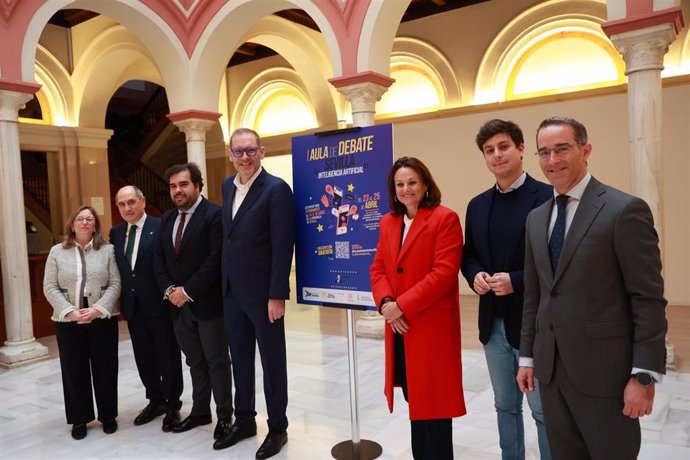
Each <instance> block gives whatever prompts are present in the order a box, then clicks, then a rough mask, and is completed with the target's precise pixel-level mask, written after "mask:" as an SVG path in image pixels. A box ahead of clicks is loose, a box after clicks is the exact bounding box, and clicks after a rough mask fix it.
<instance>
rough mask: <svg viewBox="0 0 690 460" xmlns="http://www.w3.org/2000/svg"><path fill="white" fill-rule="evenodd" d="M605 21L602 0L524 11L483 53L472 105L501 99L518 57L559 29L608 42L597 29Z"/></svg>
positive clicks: (554, 3) (545, 5)
mask: <svg viewBox="0 0 690 460" xmlns="http://www.w3.org/2000/svg"><path fill="white" fill-rule="evenodd" d="M605 21H606V2H605V1H603V0H573V1H568V2H563V1H561V0H551V1H549V2H545V3H542V4H539V5H535V6H533V7H532V8H529V9H527V10H526V11H524V12H523V13H521V14H520V15H518V16H517V17H515V18H514V19H513V20H512V21H511V22H510V23H508V24H507V25H506V26H505V27H504V28H503V29H502V30H501V31H500V32H499V33H498V35H497V36H496V38H495V39H494V40H493V42H492V43H491V45H490V46H489V47H488V49H487V50H486V53H485V54H484V57H483V59H482V62H481V64H480V66H479V71H478V72H477V80H476V83H475V94H474V103H479V104H481V103H487V102H496V101H502V100H504V98H505V89H506V86H507V84H508V81H507V79H508V77H509V75H510V72H511V70H512V68H513V66H514V65H515V63H516V62H517V60H518V59H519V58H520V56H521V55H522V54H523V53H524V52H526V51H527V50H528V49H529V48H530V46H531V45H533V44H534V43H535V42H538V41H539V40H540V39H542V38H544V37H546V36H548V35H549V34H553V33H557V31H558V29H559V28H563V27H570V28H577V29H578V30H580V31H583V32H584V33H588V34H591V35H593V36H597V37H600V39H601V40H604V41H606V42H609V40H608V37H607V36H606V35H605V34H604V33H603V31H602V30H601V24H602V23H604V22H605ZM609 43H610V42H609Z"/></svg>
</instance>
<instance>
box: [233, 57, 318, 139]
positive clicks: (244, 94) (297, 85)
mask: <svg viewBox="0 0 690 460" xmlns="http://www.w3.org/2000/svg"><path fill="white" fill-rule="evenodd" d="M274 84H282V85H285V86H286V87H290V88H292V89H294V90H295V91H296V92H297V93H299V95H300V96H301V97H299V98H300V99H302V100H303V101H304V102H305V104H307V105H308V106H311V107H310V108H311V109H312V111H313V112H314V115H315V118H316V120H317V122H318V114H317V113H316V110H314V108H313V106H312V105H311V104H310V103H309V102H310V101H309V97H308V91H307V88H306V87H305V84H304V82H303V81H302V80H301V78H300V75H299V74H298V73H297V72H296V71H295V70H293V69H290V68H287V67H272V68H270V69H266V70H265V71H263V72H261V73H259V74H258V75H256V76H255V77H254V78H253V79H252V80H251V81H249V83H247V85H245V87H244V88H243V89H242V91H241V92H240V94H239V96H238V97H237V103H236V104H235V106H234V107H233V110H232V114H231V116H230V123H231V130H234V129H236V128H239V127H240V126H244V122H245V121H246V119H247V116H248V112H251V111H252V110H253V107H254V106H255V105H256V102H255V99H256V96H257V94H259V93H260V92H262V90H263V89H264V88H266V87H267V86H269V85H274Z"/></svg>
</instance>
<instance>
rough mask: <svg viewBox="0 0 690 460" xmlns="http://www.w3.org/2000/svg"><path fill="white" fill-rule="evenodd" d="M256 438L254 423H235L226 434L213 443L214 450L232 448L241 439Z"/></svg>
mask: <svg viewBox="0 0 690 460" xmlns="http://www.w3.org/2000/svg"><path fill="white" fill-rule="evenodd" d="M252 436H256V422H254V423H245V424H243V425H238V424H237V422H235V424H234V425H233V426H231V427H230V430H229V431H228V432H227V434H224V435H223V436H222V437H220V438H219V439H218V440H217V441H216V442H214V443H213V449H214V450H221V449H225V448H226V447H230V446H234V445H235V444H237V443H238V442H240V441H241V440H243V439H247V438H251V437H252Z"/></svg>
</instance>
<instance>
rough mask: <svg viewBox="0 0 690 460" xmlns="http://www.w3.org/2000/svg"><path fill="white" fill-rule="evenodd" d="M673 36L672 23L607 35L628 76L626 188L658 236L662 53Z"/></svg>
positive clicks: (661, 184)
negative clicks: (647, 214) (650, 216)
mask: <svg viewBox="0 0 690 460" xmlns="http://www.w3.org/2000/svg"><path fill="white" fill-rule="evenodd" d="M675 38H676V32H675V30H674V27H673V24H660V25H656V26H653V27H647V28H643V29H638V30H631V31H628V32H623V33H620V34H615V35H612V36H611V41H612V42H613V43H614V45H615V46H616V48H618V51H619V52H620V53H621V55H622V56H623V59H624V60H625V74H626V75H627V76H628V126H629V132H630V137H629V143H630V190H631V192H632V194H633V195H637V196H639V197H641V198H643V199H644V200H645V201H646V202H647V203H648V204H649V206H650V208H651V209H652V214H653V215H654V223H655V225H656V228H657V231H658V232H659V238H663V176H662V174H661V172H662V169H661V164H662V142H661V116H662V110H661V71H662V70H663V68H664V55H665V54H666V53H667V52H668V46H669V45H670V44H671V43H672V42H673V40H675ZM661 247H662V248H663V245H662V246H661Z"/></svg>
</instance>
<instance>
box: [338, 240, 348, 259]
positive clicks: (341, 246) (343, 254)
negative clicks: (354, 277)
mask: <svg viewBox="0 0 690 460" xmlns="http://www.w3.org/2000/svg"><path fill="white" fill-rule="evenodd" d="M335 258H336V259H349V258H350V242H349V241H336V242H335Z"/></svg>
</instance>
